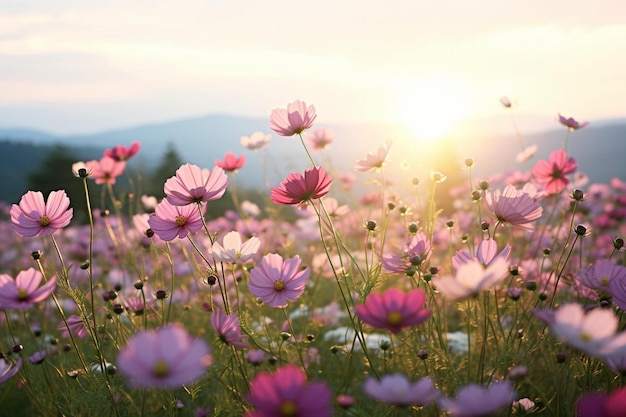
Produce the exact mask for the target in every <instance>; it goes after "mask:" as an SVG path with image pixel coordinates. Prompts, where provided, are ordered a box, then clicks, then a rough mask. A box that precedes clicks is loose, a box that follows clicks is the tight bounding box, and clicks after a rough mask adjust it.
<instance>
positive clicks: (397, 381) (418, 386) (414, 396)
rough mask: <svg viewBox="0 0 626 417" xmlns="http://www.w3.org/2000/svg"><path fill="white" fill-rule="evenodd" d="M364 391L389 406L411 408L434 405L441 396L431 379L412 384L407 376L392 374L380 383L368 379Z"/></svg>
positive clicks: (384, 377) (423, 379) (383, 378)
mask: <svg viewBox="0 0 626 417" xmlns="http://www.w3.org/2000/svg"><path fill="white" fill-rule="evenodd" d="M363 391H365V393H366V394H367V395H369V396H370V397H372V398H374V399H376V400H378V401H382V402H384V403H387V404H394V405H401V406H409V405H411V404H415V405H426V404H430V403H434V402H435V401H437V399H438V398H439V396H440V392H439V390H437V389H436V388H435V386H434V385H433V381H432V380H431V379H430V378H422V379H420V380H419V381H417V382H415V383H411V382H410V381H409V379H408V378H407V377H406V375H402V374H392V375H385V376H383V377H382V378H381V379H380V381H379V380H377V379H376V378H372V377H370V378H367V380H365V384H363Z"/></svg>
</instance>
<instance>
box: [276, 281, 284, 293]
mask: <svg viewBox="0 0 626 417" xmlns="http://www.w3.org/2000/svg"><path fill="white" fill-rule="evenodd" d="M274 289H275V290H276V291H282V290H284V289H285V283H284V282H283V280H282V279H277V280H276V281H274Z"/></svg>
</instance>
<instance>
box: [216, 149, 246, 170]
mask: <svg viewBox="0 0 626 417" xmlns="http://www.w3.org/2000/svg"><path fill="white" fill-rule="evenodd" d="M245 163H246V156H245V155H240V156H239V157H237V155H235V153H234V152H226V155H224V160H221V159H216V160H215V165H217V166H218V167H220V168H222V169H223V170H224V171H226V172H235V171H237V170H238V169H239V168H241V167H242V166H243V164H245Z"/></svg>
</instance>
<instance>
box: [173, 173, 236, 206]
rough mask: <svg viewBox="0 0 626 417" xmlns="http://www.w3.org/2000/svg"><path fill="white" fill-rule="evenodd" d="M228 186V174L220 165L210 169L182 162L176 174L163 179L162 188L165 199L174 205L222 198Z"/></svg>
mask: <svg viewBox="0 0 626 417" xmlns="http://www.w3.org/2000/svg"><path fill="white" fill-rule="evenodd" d="M227 186H228V176H227V175H226V173H225V172H224V170H223V169H222V168H220V167H214V168H213V169H212V170H211V171H209V170H208V169H202V168H200V167H199V166H197V165H193V164H184V165H182V166H181V167H180V168H178V169H177V170H176V175H175V176H173V177H171V178H169V179H168V180H167V181H165V185H164V187H163V190H164V191H165V195H166V196H167V200H168V201H169V202H170V203H171V204H173V205H175V206H186V205H188V204H193V203H205V202H207V201H213V200H217V199H219V198H222V196H223V195H224V193H225V192H226V187H227Z"/></svg>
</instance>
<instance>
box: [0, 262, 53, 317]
mask: <svg viewBox="0 0 626 417" xmlns="http://www.w3.org/2000/svg"><path fill="white" fill-rule="evenodd" d="M42 279H43V275H41V272H39V271H38V270H36V269H35V268H28V269H27V270H25V271H21V272H19V273H18V274H17V276H16V277H15V279H13V278H12V277H11V276H9V275H7V274H1V275H0V308H3V309H7V310H28V309H29V308H31V307H32V306H34V305H35V304H37V303H38V302H40V301H43V300H45V299H46V298H48V297H49V296H50V294H52V292H53V291H54V290H55V288H56V285H57V280H56V276H53V277H52V278H50V279H49V280H48V282H46V283H45V284H44V285H42V286H41V287H40V286H39V284H41V280H42Z"/></svg>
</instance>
